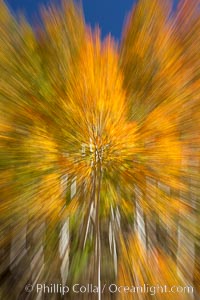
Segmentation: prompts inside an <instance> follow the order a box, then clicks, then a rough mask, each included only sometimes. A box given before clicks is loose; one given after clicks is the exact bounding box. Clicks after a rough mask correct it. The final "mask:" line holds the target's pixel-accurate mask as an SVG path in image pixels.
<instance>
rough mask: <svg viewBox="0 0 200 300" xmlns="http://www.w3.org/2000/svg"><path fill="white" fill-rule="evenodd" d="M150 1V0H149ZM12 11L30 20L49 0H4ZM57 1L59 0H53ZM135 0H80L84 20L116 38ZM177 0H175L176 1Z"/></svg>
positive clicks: (118, 37) (103, 33) (104, 34)
mask: <svg viewBox="0 0 200 300" xmlns="http://www.w3.org/2000/svg"><path fill="white" fill-rule="evenodd" d="M149 1H151V0H149ZM163 1H165V0H163ZM5 2H6V3H7V4H8V6H9V8H10V9H11V11H12V12H13V13H18V12H19V11H22V12H23V13H24V14H25V15H26V17H27V19H28V20H29V21H30V22H32V21H33V20H34V19H35V18H36V16H38V8H39V6H40V5H41V4H45V5H46V4H48V3H50V2H51V1H50V0H5ZM52 2H53V3H59V2H60V1H59V0H53V1H52ZM135 2H136V0H82V5H83V9H84V15H85V19H86V22H87V23H88V24H91V26H92V27H94V26H95V25H97V24H99V26H100V28H101V32H102V37H105V36H106V35H107V34H108V33H109V32H110V33H111V34H112V36H114V37H115V38H116V39H117V40H119V39H120V36H121V31H122V27H123V24H124V20H125V17H126V16H127V14H128V12H129V11H130V9H131V8H132V6H133V4H134V3H135ZM177 2H178V0H175V3H177Z"/></svg>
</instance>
